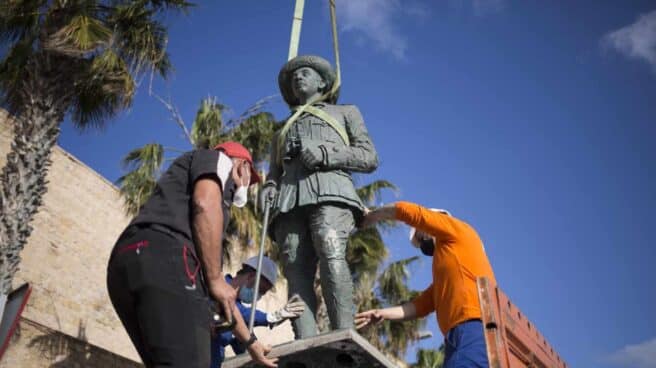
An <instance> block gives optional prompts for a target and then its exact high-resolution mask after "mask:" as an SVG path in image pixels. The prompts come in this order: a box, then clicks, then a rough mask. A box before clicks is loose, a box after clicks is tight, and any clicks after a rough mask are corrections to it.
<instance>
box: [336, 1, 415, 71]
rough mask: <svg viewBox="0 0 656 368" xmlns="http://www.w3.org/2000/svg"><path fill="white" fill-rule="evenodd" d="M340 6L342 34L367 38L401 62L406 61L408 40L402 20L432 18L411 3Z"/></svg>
mask: <svg viewBox="0 0 656 368" xmlns="http://www.w3.org/2000/svg"><path fill="white" fill-rule="evenodd" d="M336 6H337V13H338V14H337V19H338V22H339V24H340V25H341V28H342V30H344V31H346V32H354V33H357V34H358V36H363V37H364V38H365V39H367V40H368V41H371V42H372V43H373V45H374V46H375V47H376V48H378V49H379V50H381V51H383V52H389V53H391V54H392V55H394V57H396V58H397V59H400V60H403V59H405V57H406V50H407V48H408V40H407V37H406V36H405V35H403V33H402V32H401V31H400V30H399V27H398V24H397V22H398V20H399V19H400V18H402V17H412V18H417V19H421V18H425V17H427V16H428V9H427V8H426V7H425V6H423V5H422V4H420V3H416V2H411V3H408V2H407V0H405V1H403V2H402V1H401V0H357V1H354V0H339V1H337V4H336Z"/></svg>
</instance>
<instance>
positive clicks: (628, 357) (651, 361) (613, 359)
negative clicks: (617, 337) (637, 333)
mask: <svg viewBox="0 0 656 368" xmlns="http://www.w3.org/2000/svg"><path fill="white" fill-rule="evenodd" d="M606 361H607V362H608V363H611V364H614V365H617V366H619V367H627V368H628V367H631V368H656V338H653V339H651V340H648V341H645V342H642V343H640V344H636V345H627V346H625V347H623V348H622V349H620V350H619V351H616V352H614V353H612V354H611V355H610V356H608V358H607V359H606Z"/></svg>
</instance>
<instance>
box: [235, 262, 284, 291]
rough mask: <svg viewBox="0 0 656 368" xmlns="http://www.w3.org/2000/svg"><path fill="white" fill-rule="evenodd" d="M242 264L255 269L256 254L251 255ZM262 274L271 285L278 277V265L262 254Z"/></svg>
mask: <svg viewBox="0 0 656 368" xmlns="http://www.w3.org/2000/svg"><path fill="white" fill-rule="evenodd" d="M242 265H243V266H248V267H250V268H252V269H254V270H257V256H256V257H251V258H249V259H247V260H245V261H244V263H242ZM261 272H262V276H263V277H264V278H265V279H267V281H269V282H270V283H271V285H275V284H276V280H277V279H278V267H276V264H275V263H274V262H273V261H272V260H271V258H269V257H266V256H264V257H263V258H262V271H261Z"/></svg>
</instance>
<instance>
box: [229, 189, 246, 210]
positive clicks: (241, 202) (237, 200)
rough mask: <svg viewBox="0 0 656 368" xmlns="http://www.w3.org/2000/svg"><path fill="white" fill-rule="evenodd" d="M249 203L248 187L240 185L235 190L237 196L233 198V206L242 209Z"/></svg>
mask: <svg viewBox="0 0 656 368" xmlns="http://www.w3.org/2000/svg"><path fill="white" fill-rule="evenodd" d="M247 202H248V187H247V186H245V185H240V186H238V187H237V190H235V194H234V195H233V196H232V205H233V206H235V207H238V208H242V207H244V206H245V205H246V203H247Z"/></svg>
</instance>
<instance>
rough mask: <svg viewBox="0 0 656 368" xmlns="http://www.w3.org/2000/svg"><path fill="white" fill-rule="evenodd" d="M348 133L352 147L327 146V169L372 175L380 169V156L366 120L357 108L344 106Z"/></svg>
mask: <svg viewBox="0 0 656 368" xmlns="http://www.w3.org/2000/svg"><path fill="white" fill-rule="evenodd" d="M344 108H345V109H347V111H346V112H345V114H344V120H345V123H346V124H345V125H346V133H347V134H348V137H349V140H350V146H342V145H332V144H330V145H329V144H325V155H326V158H325V162H326V165H325V168H327V169H341V170H346V171H355V172H365V173H370V172H372V171H374V170H376V168H377V167H378V154H377V153H376V148H374V145H373V143H372V142H371V138H370V137H369V133H368V132H367V128H366V127H365V125H364V119H363V118H362V115H361V114H360V110H359V109H358V108H357V107H356V106H344Z"/></svg>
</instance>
